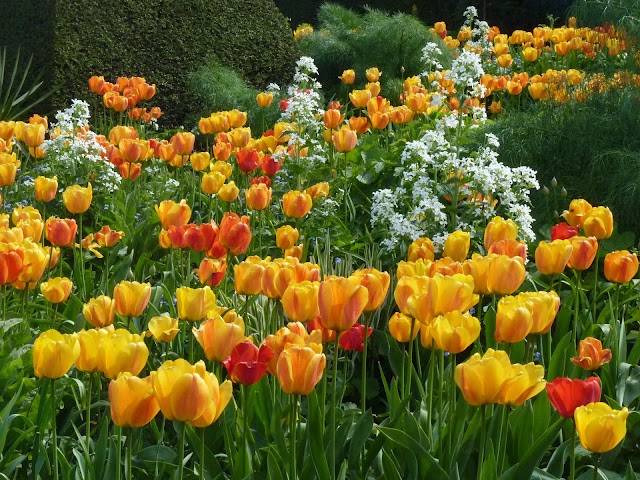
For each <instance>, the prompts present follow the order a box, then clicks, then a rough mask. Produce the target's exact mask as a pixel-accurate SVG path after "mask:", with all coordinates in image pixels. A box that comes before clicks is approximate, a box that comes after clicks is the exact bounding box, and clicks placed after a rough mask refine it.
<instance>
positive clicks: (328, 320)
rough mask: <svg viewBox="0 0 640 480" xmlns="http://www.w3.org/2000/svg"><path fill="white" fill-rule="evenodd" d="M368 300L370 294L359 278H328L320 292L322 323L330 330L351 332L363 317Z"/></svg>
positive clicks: (322, 283) (319, 305) (319, 302)
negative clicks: (361, 316)
mask: <svg viewBox="0 0 640 480" xmlns="http://www.w3.org/2000/svg"><path fill="white" fill-rule="evenodd" d="M368 300H369V293H368V291H367V289H366V288H365V287H363V286H362V285H361V284H360V279H359V278H357V277H355V276H351V277H348V278H344V277H337V278H328V279H327V280H325V281H323V282H321V283H320V290H319V292H318V309H319V313H320V321H321V322H322V325H323V326H324V327H325V328H328V329H329V330H337V331H340V332H342V331H345V330H349V329H350V328H351V327H352V326H353V325H354V324H355V323H356V322H357V321H358V318H359V317H360V315H362V312H363V310H364V308H365V307H366V306H367V303H368Z"/></svg>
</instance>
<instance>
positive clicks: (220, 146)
mask: <svg viewBox="0 0 640 480" xmlns="http://www.w3.org/2000/svg"><path fill="white" fill-rule="evenodd" d="M230 156H231V145H230V144H228V143H216V144H215V145H214V146H213V158H215V159H216V160H218V161H221V162H226V161H227V160H228V159H229V157H230ZM227 178H228V177H227Z"/></svg>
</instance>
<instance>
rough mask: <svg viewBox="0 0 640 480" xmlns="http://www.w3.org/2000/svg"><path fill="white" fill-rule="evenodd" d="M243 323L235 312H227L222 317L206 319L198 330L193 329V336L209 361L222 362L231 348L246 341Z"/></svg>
mask: <svg viewBox="0 0 640 480" xmlns="http://www.w3.org/2000/svg"><path fill="white" fill-rule="evenodd" d="M244 328H245V327H244V321H243V320H242V318H241V317H240V316H238V315H237V314H235V312H227V313H226V314H225V315H224V317H222V316H219V315H217V316H215V317H211V318H207V319H206V320H205V321H204V322H202V324H201V325H200V327H199V328H198V329H196V328H193V329H192V332H193V335H194V336H195V337H196V340H197V341H198V343H199V344H200V346H201V347H202V349H203V350H204V354H205V356H206V357H207V359H208V360H210V361H216V362H222V361H224V360H225V359H226V358H227V357H228V356H229V355H230V354H231V350H233V347H235V346H236V345H237V344H238V343H240V342H242V341H244V340H246V337H245V335H244Z"/></svg>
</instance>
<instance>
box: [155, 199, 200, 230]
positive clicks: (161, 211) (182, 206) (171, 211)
mask: <svg viewBox="0 0 640 480" xmlns="http://www.w3.org/2000/svg"><path fill="white" fill-rule="evenodd" d="M155 208H156V213H157V214H158V218H159V219H160V224H161V225H162V228H164V229H165V230H169V227H170V226H171V225H174V226H176V227H181V226H182V225H186V224H187V223H189V219H190V218H191V207H189V205H187V201H186V200H180V203H176V202H174V201H173V200H164V201H162V202H160V205H156V207H155Z"/></svg>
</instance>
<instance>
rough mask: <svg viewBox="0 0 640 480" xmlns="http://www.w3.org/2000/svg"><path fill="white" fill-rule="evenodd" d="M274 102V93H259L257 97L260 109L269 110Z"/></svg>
mask: <svg viewBox="0 0 640 480" xmlns="http://www.w3.org/2000/svg"><path fill="white" fill-rule="evenodd" d="M271 102H273V93H264V92H263V93H259V94H258V95H257V96H256V103H257V104H258V106H259V107H260V108H268V107H270V106H271Z"/></svg>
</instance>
